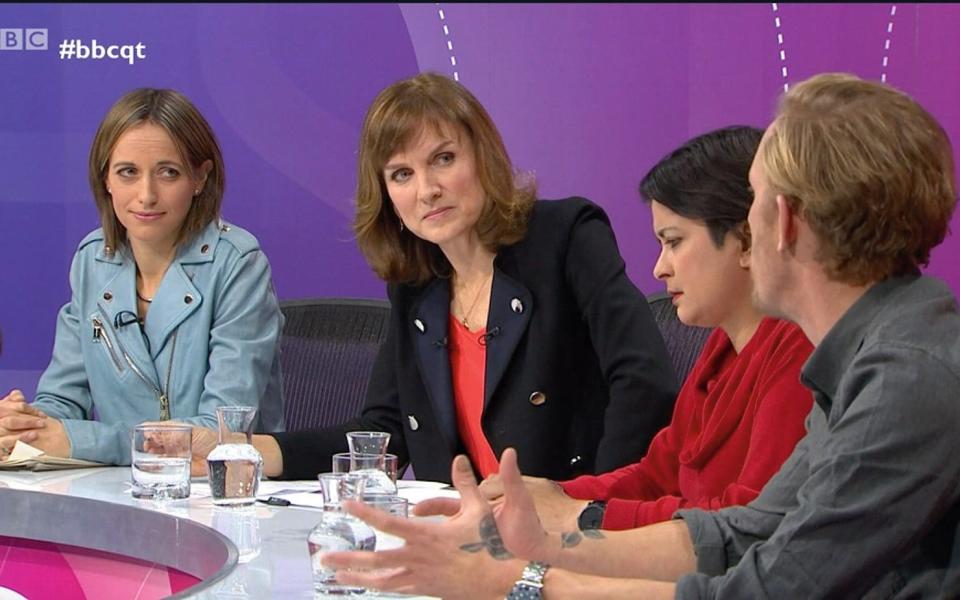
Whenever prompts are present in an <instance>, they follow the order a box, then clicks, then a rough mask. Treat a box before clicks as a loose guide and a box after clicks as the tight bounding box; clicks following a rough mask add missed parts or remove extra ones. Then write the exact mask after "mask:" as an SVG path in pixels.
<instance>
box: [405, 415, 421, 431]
mask: <svg viewBox="0 0 960 600" xmlns="http://www.w3.org/2000/svg"><path fill="white" fill-rule="evenodd" d="M407 423H409V424H410V431H416V430H418V429H420V421H417V418H416V417H415V416H413V415H407Z"/></svg>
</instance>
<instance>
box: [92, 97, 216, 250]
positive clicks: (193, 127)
mask: <svg viewBox="0 0 960 600" xmlns="http://www.w3.org/2000/svg"><path fill="white" fill-rule="evenodd" d="M144 123H151V124H153V125H157V126H159V127H162V128H163V129H164V130H165V131H166V132H167V134H168V135H169V136H170V139H172V140H173V143H174V145H175V146H176V148H177V151H178V152H179V153H180V159H181V160H182V161H183V163H184V165H186V166H187V168H189V169H191V176H192V177H196V175H197V169H199V168H200V167H201V165H203V163H204V162H206V161H208V160H209V161H210V162H211V164H212V165H213V166H212V168H211V169H210V172H209V173H208V174H207V178H206V181H205V182H204V184H203V187H202V188H201V189H200V193H199V194H198V195H197V197H195V198H194V199H193V202H192V203H191V205H190V210H189V212H187V217H186V219H185V220H184V222H183V225H182V226H181V227H180V234H179V236H178V237H177V241H176V243H177V244H181V243H183V242H184V241H186V240H189V239H191V238H192V237H193V236H195V235H196V234H197V233H199V232H200V231H201V230H202V229H203V228H204V227H206V226H207V225H208V224H209V223H210V222H211V221H213V220H214V219H217V218H218V217H219V215H220V203H221V202H222V201H223V191H224V186H225V174H224V167H223V154H222V153H221V151H220V145H219V144H218V143H217V137H216V135H214V133H213V129H212V128H211V127H210V124H209V123H207V121H206V119H204V118H203V115H201V114H200V111H199V110H197V108H196V107H195V106H194V105H193V104H192V103H191V102H190V100H188V99H187V97H186V96H184V95H183V94H181V93H180V92H177V91H174V90H161V89H153V88H140V89H136V90H133V91H131V92H128V93H127V94H125V95H124V96H123V97H121V98H120V99H119V100H117V102H116V103H115V104H114V105H113V106H112V107H110V110H109V111H108V112H107V115H106V116H105V117H104V118H103V121H102V122H101V123H100V127H99V128H97V133H96V135H95V136H94V138H93V144H92V145H91V146H90V158H89V171H88V176H89V179H90V189H91V190H92V191H93V198H94V201H95V202H96V205H97V212H98V213H99V214H100V224H101V226H102V227H103V241H104V245H105V246H106V250H105V251H106V253H107V254H108V255H112V254H113V253H114V252H116V250H117V248H119V247H121V246H123V245H124V244H126V242H127V230H126V228H125V227H124V226H123V225H122V224H121V223H120V220H119V219H117V215H116V214H115V213H114V211H113V201H112V200H111V199H110V193H109V192H107V184H106V177H107V169H108V168H109V166H110V155H111V154H113V149H114V147H115V146H116V145H117V140H119V139H120V136H122V135H123V134H124V133H126V132H127V131H129V130H130V129H133V128H134V127H137V126H138V125H142V124H144Z"/></svg>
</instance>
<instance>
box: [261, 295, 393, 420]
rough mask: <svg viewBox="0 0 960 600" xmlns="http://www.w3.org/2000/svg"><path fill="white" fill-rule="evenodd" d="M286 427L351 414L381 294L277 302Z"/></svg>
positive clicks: (371, 354) (381, 314)
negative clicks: (282, 320) (377, 296)
mask: <svg viewBox="0 0 960 600" xmlns="http://www.w3.org/2000/svg"><path fill="white" fill-rule="evenodd" d="M280 310H281V311H283V314H284V316H285V317H286V323H285V324H284V326H283V336H282V337H281V340H280V353H281V354H280V364H281V367H282V369H283V392H284V401H285V402H284V416H285V419H286V425H287V431H298V430H302V429H313V428H320V427H326V426H328V425H336V424H338V423H342V422H344V421H346V420H348V419H351V418H353V417H355V416H357V415H358V414H359V413H360V408H361V407H362V406H363V400H364V396H365V395H366V392H367V382H368V380H369V378H370V372H371V370H372V369H373V362H374V359H375V358H376V356H377V351H378V350H379V348H380V344H382V343H383V340H384V339H385V338H386V336H387V320H388V318H389V315H390V303H389V302H387V301H386V300H370V299H353V298H315V299H308V300H287V301H284V302H281V303H280Z"/></svg>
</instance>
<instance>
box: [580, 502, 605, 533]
mask: <svg viewBox="0 0 960 600" xmlns="http://www.w3.org/2000/svg"><path fill="white" fill-rule="evenodd" d="M606 508H607V503H606V502H591V503H590V504H588V505H587V506H586V508H584V509H583V512H581V513H580V518H579V519H578V521H577V525H578V526H579V527H580V531H584V530H587V529H600V526H601V525H602V524H603V513H604V511H605V510H606Z"/></svg>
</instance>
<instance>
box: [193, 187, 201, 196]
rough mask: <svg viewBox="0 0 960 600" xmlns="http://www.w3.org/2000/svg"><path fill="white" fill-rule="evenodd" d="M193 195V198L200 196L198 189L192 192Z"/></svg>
mask: <svg viewBox="0 0 960 600" xmlns="http://www.w3.org/2000/svg"><path fill="white" fill-rule="evenodd" d="M193 195H194V196H199V195H200V189H199V188H198V189H195V190H193Z"/></svg>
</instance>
